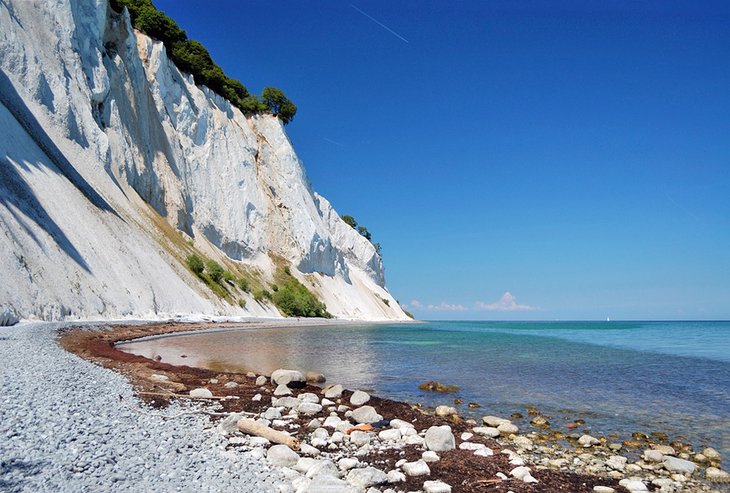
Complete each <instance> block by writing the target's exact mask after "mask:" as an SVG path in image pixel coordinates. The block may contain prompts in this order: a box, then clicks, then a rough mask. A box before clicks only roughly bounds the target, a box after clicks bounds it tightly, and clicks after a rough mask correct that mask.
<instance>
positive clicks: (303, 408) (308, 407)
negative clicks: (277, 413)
mask: <svg viewBox="0 0 730 493" xmlns="http://www.w3.org/2000/svg"><path fill="white" fill-rule="evenodd" d="M321 410H322V406H321V405H319V404H315V403H314V402H302V403H301V404H299V407H298V408H297V411H299V412H300V413H301V414H303V415H305V416H313V415H315V414H317V413H318V412H320V411H321Z"/></svg>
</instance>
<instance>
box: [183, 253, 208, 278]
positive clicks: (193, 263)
mask: <svg viewBox="0 0 730 493" xmlns="http://www.w3.org/2000/svg"><path fill="white" fill-rule="evenodd" d="M185 262H187V264H188V267H189V268H190V270H191V271H193V272H194V273H195V274H196V275H198V276H199V275H200V274H202V273H203V269H205V264H204V263H203V259H202V258H200V257H198V256H197V255H196V254H192V255H189V256H188V258H186V259H185Z"/></svg>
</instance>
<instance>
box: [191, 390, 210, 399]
mask: <svg viewBox="0 0 730 493" xmlns="http://www.w3.org/2000/svg"><path fill="white" fill-rule="evenodd" d="M190 397H213V392H211V391H210V390H208V389H206V388H199V389H193V390H191V391H190Z"/></svg>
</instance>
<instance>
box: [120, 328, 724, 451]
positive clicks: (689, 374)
mask: <svg viewBox="0 0 730 493" xmlns="http://www.w3.org/2000/svg"><path fill="white" fill-rule="evenodd" d="M121 349H124V350H126V351H130V352H134V353H136V354H141V355H144V356H147V357H154V356H155V355H157V354H159V355H161V356H162V358H163V361H165V362H168V363H173V364H187V365H191V366H203V367H207V368H211V369H214V370H219V371H224V370H227V371H245V370H253V371H257V372H263V373H270V372H272V371H273V370H275V369H277V368H281V367H288V368H297V369H302V370H305V371H306V370H314V371H319V372H322V373H323V374H325V375H326V376H327V378H328V381H329V382H332V383H337V382H342V383H343V384H345V386H346V387H348V388H353V389H354V388H360V389H363V390H370V391H374V392H376V393H377V394H378V395H382V396H385V397H391V398H395V399H399V400H407V401H411V402H421V403H423V404H424V405H436V404H443V403H449V401H450V400H451V399H453V398H454V397H457V396H458V397H459V398H461V399H463V400H464V402H465V403H467V402H477V403H479V404H481V405H482V408H481V409H477V410H476V411H470V410H468V409H466V407H465V406H464V409H462V410H461V411H462V412H463V413H464V414H469V413H470V412H471V413H474V414H475V415H476V416H481V415H484V414H503V415H509V414H512V413H513V412H520V413H522V414H524V415H526V414H527V413H526V412H525V410H526V407H527V406H535V407H537V408H538V409H540V410H541V411H542V412H543V413H545V414H547V415H549V416H550V417H551V423H552V424H553V427H557V426H560V425H561V424H562V423H564V422H566V421H565V420H566V419H569V420H570V421H572V420H573V419H576V418H579V417H580V418H583V419H585V420H586V422H587V426H588V427H589V428H590V429H591V431H592V432H593V433H601V434H603V433H619V434H620V436H621V438H627V437H628V436H629V435H630V433H631V432H633V431H642V432H645V433H649V432H652V431H662V432H666V433H669V434H670V436H673V437H677V436H681V437H684V438H686V439H687V440H689V441H691V442H692V443H693V444H694V445H695V446H699V445H711V446H713V447H715V448H718V449H721V451H722V453H723V456H724V458H725V459H726V460H727V459H730V322H567V323H566V322H432V323H427V324H411V325H362V326H353V325H346V326H339V327H335V326H330V327H301V328H295V329H281V328H275V329H242V330H233V331H225V332H213V333H206V334H197V335H181V336H174V337H165V338H159V339H151V340H146V341H140V342H136V343H131V344H127V345H124V347H121ZM181 355H186V356H187V357H186V358H181ZM427 380H438V381H440V382H442V383H447V384H457V385H459V386H460V387H461V390H460V392H459V393H458V395H457V396H448V395H443V394H435V395H434V394H432V393H427V392H422V391H420V390H419V389H418V384H420V383H422V382H425V381H427ZM518 424H519V423H518ZM556 425H557V426H556Z"/></svg>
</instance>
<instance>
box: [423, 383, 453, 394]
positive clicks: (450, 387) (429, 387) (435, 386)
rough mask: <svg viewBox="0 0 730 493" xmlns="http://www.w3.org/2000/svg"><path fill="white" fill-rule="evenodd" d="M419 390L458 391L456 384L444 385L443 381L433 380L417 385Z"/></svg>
mask: <svg viewBox="0 0 730 493" xmlns="http://www.w3.org/2000/svg"><path fill="white" fill-rule="evenodd" d="M418 388H419V389H421V390H426V391H428V392H441V393H454V392H458V391H459V386H458V385H444V384H443V383H440V382H436V381H434V380H431V381H428V382H424V383H422V384H421V385H419V386H418Z"/></svg>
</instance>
